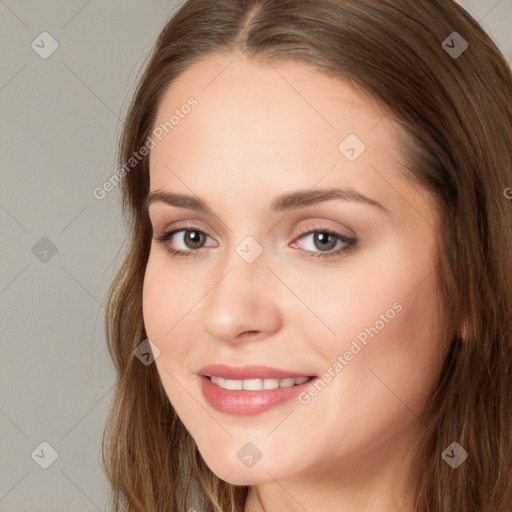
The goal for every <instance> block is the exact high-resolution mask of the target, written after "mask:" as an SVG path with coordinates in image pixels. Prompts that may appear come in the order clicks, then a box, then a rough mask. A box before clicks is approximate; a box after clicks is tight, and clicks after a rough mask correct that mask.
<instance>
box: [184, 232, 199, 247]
mask: <svg viewBox="0 0 512 512" xmlns="http://www.w3.org/2000/svg"><path fill="white" fill-rule="evenodd" d="M186 243H187V245H188V246H192V247H193V248H194V249H196V248H197V247H195V246H196V245H201V233H199V231H188V232H187V235H186Z"/></svg>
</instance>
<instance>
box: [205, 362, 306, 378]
mask: <svg viewBox="0 0 512 512" xmlns="http://www.w3.org/2000/svg"><path fill="white" fill-rule="evenodd" d="M197 373H198V374H199V375H204V376H205V377H211V376H215V377H222V378H223V379H230V380H245V379H286V378H295V379H298V378H300V377H312V375H310V374H309V375H308V374H305V373H301V372H295V371H290V370H282V369H280V368H272V367H270V366H227V365H225V364H209V365H207V366H203V367H202V368H200V369H199V370H198V371H197Z"/></svg>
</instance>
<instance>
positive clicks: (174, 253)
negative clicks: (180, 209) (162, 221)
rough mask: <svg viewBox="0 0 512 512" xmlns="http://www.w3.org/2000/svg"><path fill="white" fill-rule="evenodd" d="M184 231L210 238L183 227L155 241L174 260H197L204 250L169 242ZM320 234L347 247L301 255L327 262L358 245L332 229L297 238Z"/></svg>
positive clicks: (303, 232) (311, 231)
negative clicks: (189, 258)
mask: <svg viewBox="0 0 512 512" xmlns="http://www.w3.org/2000/svg"><path fill="white" fill-rule="evenodd" d="M182 231H184V232H191V231H193V232H197V233H201V234H202V235H205V236H208V234H207V233H205V232H204V231H202V230H201V229H198V228H195V227H189V226H187V227H181V228H177V229H173V230H170V231H167V232H164V233H162V234H161V235H158V236H154V237H153V239H154V240H155V242H157V243H159V244H160V245H162V246H164V248H165V249H166V251H167V252H168V253H169V254H170V255H171V257H173V258H188V257H192V258H195V257H197V256H199V253H200V251H201V249H202V248H199V249H191V250H190V251H182V250H180V249H173V248H172V247H170V246H169V244H168V242H169V241H170V240H171V238H172V237H173V236H174V235H175V234H176V233H180V232H182ZM318 233H322V234H326V235H332V236H334V237H336V238H337V239H338V240H339V241H341V242H343V243H344V244H345V245H344V246H342V247H340V248H338V249H336V250H335V251H332V250H331V251H329V252H324V251H318V252H317V251H308V250H307V249H301V248H298V250H299V251H300V253H301V254H304V255H306V256H308V257H310V258H324V260H327V259H330V258H334V257H336V256H339V255H341V254H342V253H347V252H349V251H351V250H352V249H354V247H355V245H356V244H357V239H355V238H349V237H347V236H345V235H342V234H340V233H338V232H336V231H333V230H332V229H328V228H315V229H311V228H304V229H303V230H301V232H300V233H299V235H298V236H297V238H296V239H297V240H299V239H300V238H302V237H304V236H305V235H311V234H318Z"/></svg>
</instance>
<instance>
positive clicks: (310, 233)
mask: <svg viewBox="0 0 512 512" xmlns="http://www.w3.org/2000/svg"><path fill="white" fill-rule="evenodd" d="M297 240H306V243H305V244H303V245H304V248H301V247H299V249H300V250H301V253H302V254H306V255H308V256H311V257H322V258H324V259H327V258H330V257H335V256H338V255H340V254H341V253H343V252H346V251H349V250H350V249H352V248H353V247H354V246H355V244H356V243H357V240H356V239H355V238H349V237H347V236H345V235H342V234H341V233H337V232H336V231H333V230H331V229H318V228H317V229H314V230H311V229H308V230H306V231H305V232H304V234H302V235H301V236H300V237H299V238H297ZM294 245H297V243H295V244H294Z"/></svg>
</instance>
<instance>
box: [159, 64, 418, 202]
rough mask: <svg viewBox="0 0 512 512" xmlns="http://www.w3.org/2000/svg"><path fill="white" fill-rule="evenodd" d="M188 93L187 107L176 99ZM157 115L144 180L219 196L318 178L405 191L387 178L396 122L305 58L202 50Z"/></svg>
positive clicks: (386, 196) (371, 190)
mask: <svg viewBox="0 0 512 512" xmlns="http://www.w3.org/2000/svg"><path fill="white" fill-rule="evenodd" d="M191 98H193V100H194V101H195V106H194V108H188V107H187V108H183V106H184V105H187V104H189V103H190V100H191ZM171 117H174V119H173V122H172V123H171V124H172V127H169V122H170V120H171ZM166 124H167V130H164V131H162V139H161V141H159V140H156V139H155V140H156V142H157V144H156V147H155V148H154V149H152V150H151V154H150V175H151V190H156V189H162V188H176V189H179V190H180V191H183V192H187V193H189V192H190V189H192V191H193V192H194V193H197V194H200V193H201V192H204V193H205V194H206V195H207V196H208V195H215V196H216V197H222V194H223V193H226V190H229V189H230V188H232V187H234V186H235V185H236V186H242V185H243V188H244V190H246V191H248V192H249V191H253V192H254V194H256V193H257V192H258V191H259V192H260V193H261V194H265V195H266V194H269V195H270V196H275V195H276V192H277V191H276V188H280V189H299V188H302V189H303V188H311V187H314V186H315V184H316V183H319V182H320V181H321V185H322V186H341V185H342V186H346V187H351V188H354V189H356V190H359V191H360V192H361V193H364V194H366V195H370V196H372V194H373V195H374V196H375V199H377V200H378V197H380V198H381V199H382V201H380V202H382V203H384V204H385V203H388V206H390V205H389V203H390V202H392V201H393V200H396V199H397V197H396V194H397V192H398V195H400V194H402V195H403V194H407V193H409V192H408V191H406V190H405V189H404V190H403V191H401V190H399V189H400V188H404V187H407V186H408V184H407V183H406V182H405V181H404V180H401V183H398V182H397V180H399V179H400V173H401V172H402V170H403V169H402V153H401V151H400V140H401V139H400V137H403V136H404V133H403V132H402V130H401V128H400V126H399V125H398V123H396V122H395V121H394V120H393V118H392V116H391V115H390V113H389V112H388V111H387V110H386V109H385V108H383V107H382V106H381V105H379V104H378V102H377V101H376V100H375V99H373V98H370V97H369V96H368V95H365V94H364V93H361V92H360V91H358V90H356V89H354V88H353V87H351V86H350V85H349V84H348V83H346V82H344V81H342V80H337V79H334V78H332V77H329V76H327V75H326V74H324V73H322V72H320V71H318V70H317V69H315V68H313V67H312V66H310V65H307V64H302V63H298V62H293V61H287V62H280V63H278V64H277V63H272V64H270V63H266V62H260V61H254V60H250V59H247V58H246V57H244V56H241V55H239V54H219V55H212V56H209V57H207V58H205V59H203V60H201V61H199V62H197V63H195V64H193V65H192V66H190V67H189V68H188V69H187V70H186V71H185V72H184V73H183V74H182V75H180V76H179V77H178V79H177V80H175V81H174V83H173V84H172V86H171V87H169V88H168V90H167V91H166V93H165V95H164V97H163V100H162V102H161V104H160V107H159V110H158V113H157V118H156V122H155V127H159V126H160V127H165V126H166ZM354 157H355V158H354ZM390 187H394V189H395V192H394V193H393V192H392V191H391V189H390ZM187 188H188V189H189V190H187ZM219 194H220V195H219ZM254 194H253V195H254ZM269 199H270V197H269Z"/></svg>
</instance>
